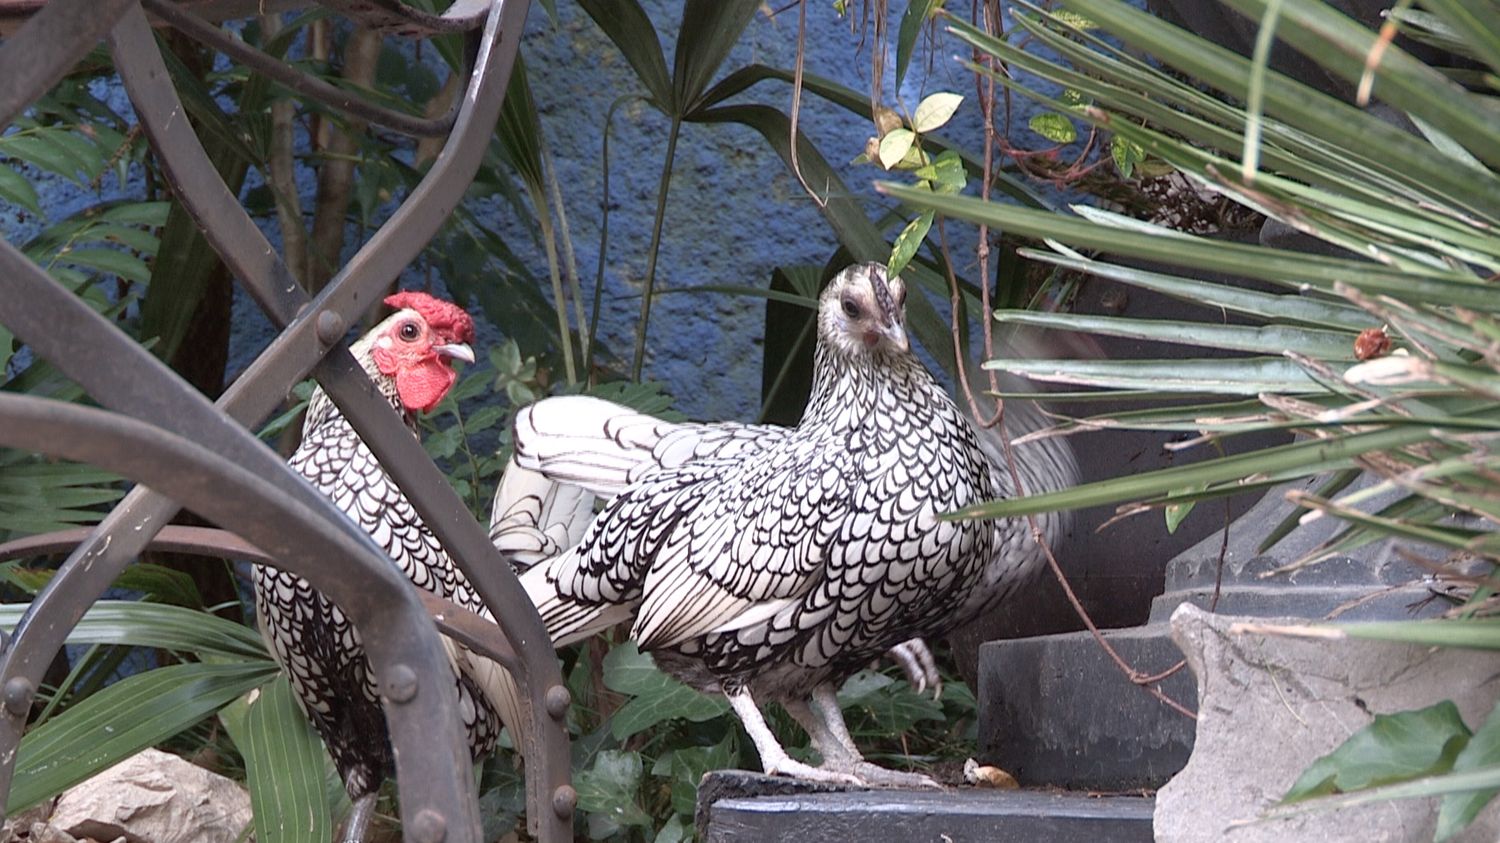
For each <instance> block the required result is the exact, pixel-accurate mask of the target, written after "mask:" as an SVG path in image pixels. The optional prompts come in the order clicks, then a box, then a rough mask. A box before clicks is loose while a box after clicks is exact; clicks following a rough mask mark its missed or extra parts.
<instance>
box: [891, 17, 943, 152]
mask: <svg viewBox="0 0 1500 843" xmlns="http://www.w3.org/2000/svg"><path fill="white" fill-rule="evenodd" d="M937 3H938V0H910V2H909V3H907V4H906V11H905V12H904V13H903V14H902V15H901V28H900V30H898V32H897V34H896V87H897V88H900V87H901V82H902V80H903V79H905V78H906V69H907V67H908V66H910V64H911V54H912V52H913V51H914V50H915V49H916V46H917V36H918V35H921V34H922V26H923V25H924V24H926V23H927V19H928V18H929V17H931V16H932V13H933V6H935V5H937ZM919 131H920V130H919Z"/></svg>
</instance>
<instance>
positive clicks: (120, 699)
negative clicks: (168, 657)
mask: <svg viewBox="0 0 1500 843" xmlns="http://www.w3.org/2000/svg"><path fill="white" fill-rule="evenodd" d="M278 670H279V668H277V667H276V665H275V663H274V662H271V661H269V660H266V661H254V662H241V663H238V664H176V665H172V666H170V667H162V668H157V669H156V670H150V671H147V672H145V673H137V674H135V675H134V676H128V677H126V678H124V679H122V680H120V681H119V682H116V683H115V684H113V685H110V686H109V687H107V688H105V689H104V690H102V691H99V692H98V693H96V694H93V695H92V696H90V697H88V698H86V699H84V700H82V701H81V702H78V703H76V704H75V705H74V706H73V707H72V708H69V709H68V710H67V711H65V712H63V713H62V714H59V715H57V716H56V717H53V718H52V719H51V720H48V721H47V722H46V723H44V724H42V725H41V726H40V727H38V728H37V729H36V730H34V731H32V732H31V733H29V734H27V735H26V737H24V738H23V739H22V740H21V746H20V749H19V750H18V751H17V753H16V771H15V782H14V784H13V786H12V787H11V791H10V799H9V801H8V802H7V803H6V806H5V811H6V813H7V814H9V815H11V816H14V815H15V813H16V812H17V811H21V810H24V809H26V808H28V807H30V806H32V805H35V804H36V803H37V802H40V801H41V800H43V799H46V798H48V797H51V796H54V795H56V794H58V793H61V792H62V791H63V790H65V789H67V788H68V787H71V786H72V785H75V784H77V783H78V782H81V781H83V780H84V779H87V778H89V777H90V776H92V775H94V774H95V773H97V772H99V771H101V770H104V769H105V768H108V767H111V766H113V765H115V764H117V763H119V762H120V761H122V760H124V759H126V758H128V757H130V756H131V755H134V754H135V753H137V752H139V751H141V750H142V749H145V748H146V747H148V746H152V745H153V744H156V743H157V742H159V741H162V740H164V739H166V738H169V737H171V736H173V735H175V734H177V733H178V732H181V731H182V730H184V729H186V728H188V727H189V726H192V725H193V724H194V723H197V722H198V721H199V720H202V719H203V718H205V717H207V716H209V715H210V714H213V713H214V712H215V711H217V710H218V709H220V708H222V707H223V706H224V705H227V704H228V703H229V702H230V701H231V700H233V699H235V698H236V697H238V696H240V695H241V694H244V693H245V692H247V691H249V690H250V689H251V688H255V687H258V686H260V685H262V684H264V683H265V682H266V680H268V679H270V678H271V677H273V676H275V675H276V673H277V671H278Z"/></svg>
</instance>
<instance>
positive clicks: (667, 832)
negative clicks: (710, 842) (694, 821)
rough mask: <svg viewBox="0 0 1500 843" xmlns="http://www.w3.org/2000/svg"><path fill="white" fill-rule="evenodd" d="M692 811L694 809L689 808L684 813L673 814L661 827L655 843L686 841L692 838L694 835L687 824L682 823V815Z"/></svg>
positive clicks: (679, 842)
mask: <svg viewBox="0 0 1500 843" xmlns="http://www.w3.org/2000/svg"><path fill="white" fill-rule="evenodd" d="M692 812H693V811H692V809H689V810H687V811H684V812H682V814H673V815H672V816H671V818H669V819H668V820H667V822H666V825H663V826H662V827H661V831H658V832H656V840H654V841H653V843H685V841H688V840H691V839H692V835H691V834H689V833H688V829H687V826H685V825H683V824H682V817H683V814H691V813H692Z"/></svg>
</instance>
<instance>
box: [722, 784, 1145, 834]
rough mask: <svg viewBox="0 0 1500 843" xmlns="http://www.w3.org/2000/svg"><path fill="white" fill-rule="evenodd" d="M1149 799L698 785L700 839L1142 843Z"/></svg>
mask: <svg viewBox="0 0 1500 843" xmlns="http://www.w3.org/2000/svg"><path fill="white" fill-rule="evenodd" d="M1154 802H1155V800H1153V799H1151V798H1149V797H1142V796H1091V795H1089V794H1085V793H1078V792H1048V791H1032V790H989V789H978V788H970V787H959V788H950V789H948V790H942V791H918V790H848V789H839V788H833V787H827V786H818V785H805V784H803V783H799V782H790V781H788V780H787V779H777V778H772V777H770V776H763V775H760V774H758V773H747V772H743V771H738V770H726V771H720V772H714V773H709V774H708V775H706V776H704V778H703V783H702V784H701V785H700V786H699V788H698V836H699V839H700V840H702V841H704V843H777V841H786V843H811V841H817V843H838V841H860V843H897V841H901V842H902V843H905V842H906V841H911V842H912V843H927V842H928V841H930V843H966V841H972V843H981V841H982V842H983V843H992V841H1004V840H1016V841H1027V842H1028V843H1073V841H1079V840H1087V841H1089V843H1146V841H1150V840H1151V839H1152V831H1151V812H1152V809H1153V805H1154Z"/></svg>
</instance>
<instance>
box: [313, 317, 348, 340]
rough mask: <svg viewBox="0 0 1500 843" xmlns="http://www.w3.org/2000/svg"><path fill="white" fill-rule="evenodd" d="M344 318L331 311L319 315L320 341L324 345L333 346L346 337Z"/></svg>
mask: <svg viewBox="0 0 1500 843" xmlns="http://www.w3.org/2000/svg"><path fill="white" fill-rule="evenodd" d="M344 327H345V326H344V317H342V316H340V315H338V314H337V313H334V312H333V311H331V310H325V311H323V312H322V313H319V314H318V322H317V329H318V340H319V341H320V342H322V343H323V344H324V345H333V344H334V343H336V342H338V341H339V340H340V339H343V336H344Z"/></svg>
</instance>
